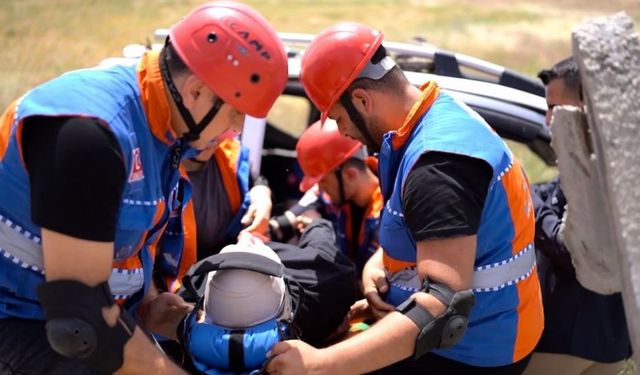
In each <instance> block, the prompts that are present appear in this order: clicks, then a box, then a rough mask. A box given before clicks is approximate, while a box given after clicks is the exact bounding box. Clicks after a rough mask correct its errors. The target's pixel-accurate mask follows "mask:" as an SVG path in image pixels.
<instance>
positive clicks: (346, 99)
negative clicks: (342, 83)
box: [340, 91, 380, 151]
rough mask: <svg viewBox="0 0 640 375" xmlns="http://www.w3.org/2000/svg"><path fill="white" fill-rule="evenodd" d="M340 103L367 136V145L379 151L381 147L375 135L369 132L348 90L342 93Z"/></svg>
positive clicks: (361, 132) (365, 136) (364, 135)
mask: <svg viewBox="0 0 640 375" xmlns="http://www.w3.org/2000/svg"><path fill="white" fill-rule="evenodd" d="M340 103H341V104H342V106H343V107H344V108H345V109H346V110H347V114H349V118H350V119H351V122H353V123H354V124H355V125H356V127H357V128H358V131H360V134H362V136H363V137H364V138H365V141H366V143H367V144H366V146H367V147H370V148H371V149H373V150H375V151H378V150H379V149H380V146H379V145H378V142H376V141H375V140H374V139H373V137H372V136H371V133H369V130H367V127H366V126H365V124H364V119H363V118H362V115H360V112H358V110H357V109H356V107H355V106H354V105H353V102H352V101H351V97H350V96H349V94H348V93H347V91H345V92H344V93H343V94H342V95H340Z"/></svg>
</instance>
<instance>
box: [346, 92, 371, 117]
mask: <svg viewBox="0 0 640 375" xmlns="http://www.w3.org/2000/svg"><path fill="white" fill-rule="evenodd" d="M351 101H352V102H353V105H354V106H355V107H356V109H357V110H358V112H360V113H363V114H365V113H371V112H372V111H373V97H372V96H371V92H370V91H368V90H365V89H361V88H357V89H355V90H353V91H352V92H351Z"/></svg>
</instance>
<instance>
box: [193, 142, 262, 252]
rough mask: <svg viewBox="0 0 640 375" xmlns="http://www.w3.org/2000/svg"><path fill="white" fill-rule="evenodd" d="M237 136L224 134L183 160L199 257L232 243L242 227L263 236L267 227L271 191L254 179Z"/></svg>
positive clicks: (245, 150) (246, 151) (247, 155)
mask: <svg viewBox="0 0 640 375" xmlns="http://www.w3.org/2000/svg"><path fill="white" fill-rule="evenodd" d="M236 135H237V133H235V134H228V135H227V136H226V137H225V136H224V135H223V137H222V138H220V139H218V140H217V142H216V143H214V144H212V145H211V146H210V147H208V148H207V149H206V150H205V151H203V152H202V153H200V154H199V155H197V156H195V157H193V158H190V159H187V160H185V161H183V165H184V167H185V169H186V171H187V175H188V177H189V180H190V181H191V184H192V186H193V200H194V208H195V215H196V218H197V219H196V222H197V223H198V224H199V225H197V236H196V238H197V248H198V259H204V258H206V257H207V256H209V255H213V254H215V253H217V252H218V251H220V249H222V248H223V247H224V246H226V245H228V244H231V243H235V241H236V239H237V237H238V235H239V234H240V232H241V231H242V230H246V231H248V232H256V233H260V234H263V235H265V234H266V233H267V230H268V225H269V224H268V223H269V218H270V217H271V206H272V203H271V190H270V189H269V185H268V182H267V181H266V179H264V178H263V177H259V178H257V179H256V180H255V181H253V179H252V177H251V173H250V172H251V171H250V165H249V149H248V148H246V147H244V146H242V145H241V143H240V141H239V140H238V139H236V138H235V136H236ZM212 192H215V194H212ZM205 208H206V209H205Z"/></svg>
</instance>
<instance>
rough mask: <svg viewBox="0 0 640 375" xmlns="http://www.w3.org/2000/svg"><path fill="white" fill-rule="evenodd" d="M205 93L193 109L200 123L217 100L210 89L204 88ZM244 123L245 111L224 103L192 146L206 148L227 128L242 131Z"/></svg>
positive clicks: (192, 111)
mask: <svg viewBox="0 0 640 375" xmlns="http://www.w3.org/2000/svg"><path fill="white" fill-rule="evenodd" d="M203 91H204V93H203V94H202V95H200V97H199V98H197V99H196V100H195V105H194V106H193V108H192V109H191V115H192V116H193V119H194V121H196V123H198V122H199V121H200V120H202V118H204V116H206V114H207V113H208V112H209V110H210V109H211V107H212V106H213V103H214V102H215V99H216V97H215V95H214V94H213V93H212V92H211V91H210V90H207V89H205V90H203ZM243 125H244V113H240V112H238V111H236V109H235V108H233V107H231V106H230V105H229V104H223V105H222V107H220V110H219V111H218V113H217V114H216V115H215V116H214V117H213V120H211V122H209V124H208V125H207V126H206V127H205V128H204V130H203V131H202V133H200V138H199V139H198V140H196V141H193V142H191V144H190V145H191V147H193V148H195V149H197V150H205V149H206V148H207V147H209V146H210V145H211V143H212V142H213V141H214V139H215V137H216V136H218V135H220V134H222V133H223V132H225V131H227V130H234V131H236V132H237V133H240V132H242V126H243Z"/></svg>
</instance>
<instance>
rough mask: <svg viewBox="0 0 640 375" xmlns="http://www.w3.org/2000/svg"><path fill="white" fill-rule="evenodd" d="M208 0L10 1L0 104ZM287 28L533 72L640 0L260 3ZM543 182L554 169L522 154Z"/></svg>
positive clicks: (639, 12)
mask: <svg viewBox="0 0 640 375" xmlns="http://www.w3.org/2000/svg"><path fill="white" fill-rule="evenodd" d="M203 2H204V1H202V0H0V23H1V24H2V25H3V28H2V29H1V30H0V40H2V42H3V46H2V47H3V48H2V50H1V51H0V61H2V69H0V82H1V85H0V107H2V108H4V107H6V106H7V105H8V104H9V103H10V102H11V101H12V100H13V99H15V98H16V97H18V96H20V95H22V94H23V93H24V92H25V91H27V90H28V89H29V88H31V87H33V86H35V85H37V84H38V83H41V82H43V81H46V80H48V79H50V78H53V77H55V76H57V75H59V74H61V73H62V72H64V71H67V70H70V69H75V68H82V67H89V66H93V65H95V64H96V63H98V62H99V61H100V60H102V59H103V58H105V57H109V56H120V55H121V54H122V52H121V51H122V47H124V46H125V45H126V44H128V43H146V42H148V41H149V40H152V39H153V32H154V30H155V29H156V28H162V27H168V26H170V25H171V24H173V23H174V22H176V21H177V20H178V19H179V18H180V17H181V16H183V15H185V14H186V13H187V12H189V11H190V10H191V9H192V8H194V7H196V6H197V5H199V4H201V3H203ZM246 2H247V3H249V4H251V5H252V6H254V7H255V8H256V9H258V10H259V11H260V12H262V13H263V14H264V15H265V17H266V18H267V19H269V20H270V21H271V22H272V23H273V24H274V25H275V27H276V28H277V29H278V30H279V31H296V32H308V33H316V32H318V31H319V30H321V29H322V28H324V27H326V26H329V25H331V24H333V23H335V22H338V21H346V20H350V21H359V22H363V23H367V24H369V25H372V26H374V27H376V28H379V29H380V30H383V31H384V32H385V34H386V37H387V39H390V40H395V41H407V40H410V39H411V38H413V37H415V36H420V37H423V38H426V39H427V40H428V41H429V42H430V43H433V44H435V45H437V46H439V47H441V48H445V49H450V50H454V51H456V52H461V53H465V54H467V55H471V56H475V57H479V58H482V59H485V60H488V61H491V62H494V63H497V64H500V65H504V66H507V67H509V68H512V69H515V70H519V71H521V72H523V73H526V74H529V75H535V73H536V72H537V71H538V70H539V69H541V68H543V67H549V66H550V65H552V64H553V63H554V62H556V61H559V60H560V59H562V58H564V57H565V56H567V55H569V54H570V53H571V44H570V33H571V29H572V28H573V27H574V26H576V25H578V24H579V23H580V22H581V21H583V20H584V19H585V18H587V17H594V16H599V15H607V14H611V13H614V12H616V11H621V10H624V11H626V12H627V14H629V15H630V16H631V17H633V18H634V20H635V21H636V22H638V20H640V2H638V1H637V0H608V1H606V2H604V1H601V0H482V1H474V0H394V1H391V0H388V1H383V0H313V1H312V0H252V1H246ZM522 158H523V159H525V160H524V162H525V165H526V166H527V169H528V170H529V171H531V170H533V171H534V172H533V173H532V172H530V174H532V177H534V178H533V180H534V181H536V180H541V179H542V180H543V179H547V178H548V177H549V175H550V172H549V171H548V170H543V169H544V168H542V167H541V166H535V165H534V166H533V167H529V165H532V162H529V161H528V160H526V159H527V157H526V156H525V157H522Z"/></svg>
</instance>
